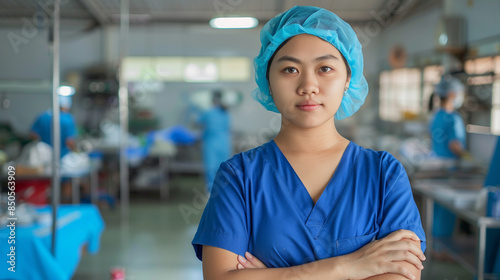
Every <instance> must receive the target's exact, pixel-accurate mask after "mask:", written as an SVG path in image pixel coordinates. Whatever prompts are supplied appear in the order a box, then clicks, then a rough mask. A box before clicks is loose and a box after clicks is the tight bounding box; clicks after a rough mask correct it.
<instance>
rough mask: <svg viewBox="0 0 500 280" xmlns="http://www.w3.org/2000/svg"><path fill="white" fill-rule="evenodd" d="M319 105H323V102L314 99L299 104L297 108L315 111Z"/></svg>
mask: <svg viewBox="0 0 500 280" xmlns="http://www.w3.org/2000/svg"><path fill="white" fill-rule="evenodd" d="M319 107H321V104H320V103H317V102H314V101H306V102H302V103H300V104H299V105H297V108H299V109H300V110H303V111H314V110H316V109H318V108H319Z"/></svg>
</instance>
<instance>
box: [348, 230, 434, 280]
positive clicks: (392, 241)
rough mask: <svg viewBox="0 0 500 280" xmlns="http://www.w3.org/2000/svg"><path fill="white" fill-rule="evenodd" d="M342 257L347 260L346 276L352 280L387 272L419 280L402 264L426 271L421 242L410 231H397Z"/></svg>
mask: <svg viewBox="0 0 500 280" xmlns="http://www.w3.org/2000/svg"><path fill="white" fill-rule="evenodd" d="M341 258H343V261H342V262H341V265H342V271H343V272H344V273H343V274H344V275H346V276H348V277H349V279H364V278H367V277H371V276H375V275H380V274H385V273H393V274H400V275H402V276H404V277H406V278H408V279H415V276H414V275H413V274H412V273H411V272H410V271H409V270H408V269H407V268H405V267H404V265H402V264H401V262H408V263H410V264H413V265H414V266H415V267H416V268H417V269H418V270H422V269H423V268H424V267H423V266H422V261H423V260H425V256H424V254H423V253H422V250H421V249H420V239H419V238H418V236H417V235H416V234H415V233H413V232H411V231H409V230H398V231H395V232H393V233H391V234H389V235H388V236H386V237H385V238H382V239H380V240H376V241H374V242H371V243H369V244H367V245H365V246H363V247H362V248H361V249H359V250H357V251H356V252H353V253H351V254H348V255H345V256H342V257H341ZM398 262H400V263H398Z"/></svg>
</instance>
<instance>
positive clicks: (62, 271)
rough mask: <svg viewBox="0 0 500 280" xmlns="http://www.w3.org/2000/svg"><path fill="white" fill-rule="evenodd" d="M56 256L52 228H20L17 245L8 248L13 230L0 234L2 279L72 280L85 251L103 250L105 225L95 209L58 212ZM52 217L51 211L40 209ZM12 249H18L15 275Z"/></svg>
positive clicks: (68, 207) (73, 208)
mask: <svg viewBox="0 0 500 280" xmlns="http://www.w3.org/2000/svg"><path fill="white" fill-rule="evenodd" d="M58 209H59V210H58V212H57V214H58V219H57V223H58V225H57V227H58V230H57V235H56V238H57V242H56V256H55V257H54V256H53V255H52V253H51V238H52V225H51V224H48V225H39V224H35V225H32V226H20V225H17V226H16V231H15V232H16V234H15V237H16V238H15V244H11V245H9V244H8V236H9V234H10V230H9V228H3V229H2V230H0V255H1V256H0V262H1V267H0V279H16V280H69V279H71V277H72V276H73V274H74V273H75V271H76V268H77V266H78V263H79V261H80V256H81V249H82V247H83V245H85V244H87V250H88V252H89V253H92V254H95V253H97V251H98V250H99V247H100V237H101V234H102V231H103V230H104V222H103V220H102V218H101V215H100V213H99V210H98V209H97V208H96V207H95V206H94V205H61V206H60V207H59V208H58ZM37 212H38V213H51V212H52V211H51V207H49V206H47V207H43V208H39V209H37ZM10 246H15V257H16V260H15V262H16V263H15V272H11V271H9V270H8V268H9V267H10V265H9V263H7V261H8V259H9V257H8V256H7V254H8V253H9V251H10Z"/></svg>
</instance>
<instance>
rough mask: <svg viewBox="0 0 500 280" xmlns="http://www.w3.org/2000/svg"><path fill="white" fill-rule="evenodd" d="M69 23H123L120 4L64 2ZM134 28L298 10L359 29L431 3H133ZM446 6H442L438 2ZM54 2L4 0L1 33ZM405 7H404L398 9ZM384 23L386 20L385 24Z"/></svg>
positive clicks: (0, 1)
mask: <svg viewBox="0 0 500 280" xmlns="http://www.w3.org/2000/svg"><path fill="white" fill-rule="evenodd" d="M58 1H59V2H60V3H61V18H62V20H63V22H64V21H66V22H79V21H82V22H90V23H93V24H94V25H95V26H106V25H113V24H117V23H118V22H119V18H120V2H121V1H120V0H58ZM129 1H130V2H129V9H130V23H131V24H132V25H138V24H154V23H174V24H175V23H178V24H196V23H207V22H208V21H209V20H210V19H211V18H213V17H216V16H253V17H256V18H258V19H259V20H260V22H261V23H264V22H266V21H267V20H269V19H270V18H271V17H273V16H274V15H276V14H277V13H279V12H282V11H284V10H286V9H288V8H291V7H293V6H295V5H315V6H319V7H323V8H327V9H329V10H332V11H334V12H335V13H337V14H338V15H339V16H340V17H341V18H343V19H344V20H346V21H348V22H350V23H352V24H355V23H364V22H368V21H370V20H377V15H378V16H381V17H382V19H384V18H383V17H385V16H387V15H389V13H388V12H390V11H391V10H392V11H393V10H395V9H398V8H399V9H401V10H402V11H404V13H398V14H397V16H399V17H400V16H402V14H408V13H410V12H412V11H414V10H415V9H416V8H418V7H419V6H422V4H423V3H427V5H428V4H429V3H430V2H431V0H369V1H367V0H316V1H311V0H309V1H308V0H129ZM432 2H440V1H432ZM51 3H52V0H0V27H2V26H16V25H17V26H21V25H22V24H23V18H24V20H26V19H27V20H29V21H36V20H38V21H43V20H47V18H48V17H50V16H48V13H49V12H50V11H51V9H52V7H53V6H52V4H51ZM398 5H399V6H398ZM379 19H380V18H379Z"/></svg>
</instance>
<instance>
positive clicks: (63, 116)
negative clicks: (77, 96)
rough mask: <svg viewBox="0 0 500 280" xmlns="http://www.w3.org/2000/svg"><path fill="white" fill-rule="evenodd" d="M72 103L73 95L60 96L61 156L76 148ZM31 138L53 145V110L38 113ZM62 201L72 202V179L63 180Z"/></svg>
mask: <svg viewBox="0 0 500 280" xmlns="http://www.w3.org/2000/svg"><path fill="white" fill-rule="evenodd" d="M72 104H73V102H72V97H71V96H62V95H61V96H59V108H60V111H59V112H60V114H59V117H60V125H61V130H60V133H61V154H60V155H61V158H62V157H63V156H65V155H66V154H68V153H69V152H70V151H75V150H76V124H75V119H74V118H73V115H71V113H70V112H69V111H70V109H71V106H72ZM31 138H32V139H34V140H40V141H42V142H44V143H47V144H48V145H50V146H52V110H50V109H49V110H46V111H45V112H43V113H41V114H40V115H38V117H37V118H36V119H35V122H34V123H33V125H32V127H31ZM61 202H62V203H69V202H71V181H70V180H69V179H67V178H63V179H62V180H61Z"/></svg>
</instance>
